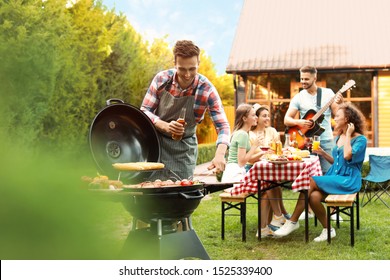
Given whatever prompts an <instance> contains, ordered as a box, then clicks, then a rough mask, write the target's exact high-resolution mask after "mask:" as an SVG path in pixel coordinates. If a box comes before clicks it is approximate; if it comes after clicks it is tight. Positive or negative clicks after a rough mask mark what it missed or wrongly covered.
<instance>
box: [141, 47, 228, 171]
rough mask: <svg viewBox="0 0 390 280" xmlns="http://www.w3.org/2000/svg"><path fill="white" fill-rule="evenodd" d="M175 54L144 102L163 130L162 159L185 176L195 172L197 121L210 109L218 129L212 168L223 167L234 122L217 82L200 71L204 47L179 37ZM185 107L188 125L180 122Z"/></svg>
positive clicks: (154, 121) (151, 86)
mask: <svg viewBox="0 0 390 280" xmlns="http://www.w3.org/2000/svg"><path fill="white" fill-rule="evenodd" d="M173 54H174V58H175V60H174V63H175V67H174V68H173V69H169V70H165V71H162V72H160V73H158V74H157V75H156V76H155V77H154V79H153V81H152V83H151V84H150V87H149V89H148V91H147V93H146V95H145V97H144V100H143V102H142V106H141V110H142V111H143V112H144V113H146V115H147V116H148V117H149V118H150V119H151V120H152V122H153V124H154V125H155V128H156V130H157V131H158V132H159V135H160V144H161V145H160V146H161V162H162V163H164V164H165V166H166V167H167V169H168V170H170V171H173V172H174V173H175V174H177V175H178V176H179V177H180V178H181V179H187V178H189V177H191V176H193V173H194V169H195V166H196V159H197V155H198V141H197V138H196V125H197V124H198V123H200V122H201V121H202V120H203V118H204V114H205V112H206V110H209V112H210V116H211V119H212V121H213V123H214V126H215V128H216V130H217V133H218V139H217V142H216V144H217V150H216V153H215V157H214V159H213V160H212V164H211V166H210V167H209V169H213V168H216V169H217V172H218V171H223V170H224V169H225V164H226V161H225V153H226V150H227V148H228V145H229V139H230V126H229V122H228V120H227V117H226V114H225V112H224V109H223V106H222V102H221V98H220V97H219V94H218V92H217V90H216V89H215V87H214V85H213V84H212V83H211V82H210V81H209V80H208V79H207V78H206V77H205V76H203V75H201V74H199V73H198V67H199V62H200V61H199V54H200V50H199V48H198V47H197V46H196V45H195V44H194V43H193V42H192V41H187V40H182V41H177V42H176V44H175V47H174V49H173ZM183 107H184V108H186V109H187V110H186V116H185V121H186V124H185V125H182V124H180V123H179V122H177V119H178V116H179V112H180V111H181V108H183ZM173 134H176V135H181V136H182V138H181V140H179V141H175V140H173V139H172V137H171V136H172V135H173Z"/></svg>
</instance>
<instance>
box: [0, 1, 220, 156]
mask: <svg viewBox="0 0 390 280" xmlns="http://www.w3.org/2000/svg"><path fill="white" fill-rule="evenodd" d="M67 4H68V5H67ZM165 39H166V38H160V39H159V38H157V39H155V40H154V41H153V42H151V43H150V42H147V41H144V40H143V38H142V37H141V36H140V35H139V34H138V33H137V32H136V31H135V30H134V28H133V27H132V26H131V24H130V23H129V22H128V20H127V18H126V16H125V15H123V14H119V15H118V14H116V13H115V10H107V8H106V7H105V6H103V5H102V3H101V1H92V0H79V1H76V3H75V4H74V5H69V2H68V1H67V0H59V1H19V0H10V1H3V0H0V83H1V87H0V102H1V106H0V118H1V120H2V121H1V123H0V130H2V132H3V134H5V135H8V136H9V137H11V138H13V139H15V141H18V143H19V145H23V146H27V147H30V148H31V149H35V148H37V147H38V146H44V147H45V149H47V150H53V151H54V150H63V151H67V152H69V153H71V154H74V155H78V154H79V152H80V151H82V150H85V148H86V146H87V142H88V141H87V138H88V133H89V127H90V124H91V122H92V120H93V118H94V116H95V115H96V114H97V113H98V112H99V111H100V110H101V109H103V107H104V106H105V103H106V100H108V99H110V98H119V99H121V100H123V101H124V102H126V103H130V104H133V105H135V106H137V107H138V106H140V105H141V102H142V100H143V97H144V95H145V93H146V91H147V88H148V87H149V84H150V82H151V80H152V78H153V77H154V75H155V74H156V73H157V72H158V71H161V70H163V69H166V68H169V67H172V66H173V56H172V50H171V48H170V47H169V46H168V43H167V42H166V40H165ZM204 65H205V67H206V65H209V67H208V69H207V75H208V76H210V77H211V79H212V80H213V82H214V83H215V84H218V78H217V77H216V75H215V70H214V69H213V65H212V62H211V60H210V59H209V58H208V57H207V58H205V59H204Z"/></svg>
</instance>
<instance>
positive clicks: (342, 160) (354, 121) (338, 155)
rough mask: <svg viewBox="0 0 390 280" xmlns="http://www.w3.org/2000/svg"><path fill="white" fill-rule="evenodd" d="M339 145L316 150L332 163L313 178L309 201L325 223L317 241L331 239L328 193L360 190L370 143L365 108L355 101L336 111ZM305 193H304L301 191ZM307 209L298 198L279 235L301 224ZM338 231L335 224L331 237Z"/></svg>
mask: <svg viewBox="0 0 390 280" xmlns="http://www.w3.org/2000/svg"><path fill="white" fill-rule="evenodd" d="M334 120H335V123H336V125H335V134H336V135H337V136H336V137H335V139H334V142H335V145H334V147H333V149H332V155H330V154H328V153H326V152H325V151H324V150H323V149H322V148H321V147H320V148H319V149H318V150H314V151H313V152H314V153H317V154H319V155H321V156H323V157H324V158H325V159H326V160H327V161H328V162H330V163H331V164H332V166H331V167H330V169H329V170H328V172H327V173H326V174H325V175H324V176H314V177H312V178H310V189H309V203H310V207H311V209H312V210H313V211H314V213H315V215H316V216H317V218H318V220H319V221H320V223H321V224H322V226H323V230H322V232H321V234H320V235H319V236H318V237H316V238H315V239H314V241H316V242H320V241H325V240H327V227H328V225H327V219H326V210H325V207H324V206H323V204H322V201H324V199H325V198H326V196H327V195H328V194H350V193H356V192H358V191H360V188H361V182H362V176H361V169H362V165H363V161H364V156H365V152H366V146H367V138H366V137H365V136H364V135H363V134H364V132H365V118H364V116H363V114H362V112H361V111H360V110H359V109H358V108H357V107H356V106H354V105H353V104H352V103H344V104H342V105H340V106H339V108H338V110H337V113H336V115H335V118H334ZM301 195H302V194H301ZM303 210H304V201H303V200H298V203H297V205H296V207H295V210H294V213H293V214H292V216H291V219H290V221H287V222H286V223H285V224H284V226H283V227H281V228H280V229H279V230H277V231H275V233H274V234H275V235H276V236H286V235H288V234H290V233H291V232H293V231H294V230H296V229H298V228H299V223H298V222H297V221H298V217H299V215H300V214H301V213H302V212H303ZM335 236H336V231H335V229H334V228H331V238H333V237H335Z"/></svg>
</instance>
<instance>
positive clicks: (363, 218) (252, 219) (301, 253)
mask: <svg viewBox="0 0 390 280" xmlns="http://www.w3.org/2000/svg"><path fill="white" fill-rule="evenodd" d="M218 195H219V193H213V194H211V195H209V197H208V198H207V199H203V200H202V201H201V203H200V205H199V207H198V208H197V209H196V210H195V212H194V213H193V215H192V222H193V226H194V228H195V231H196V233H197V235H198V236H199V238H200V240H201V241H202V243H203V245H204V247H205V249H206V251H207V252H208V254H209V256H210V257H211V259H213V260H260V259H263V260H389V259H390V239H389V238H388V235H389V232H390V231H389V224H388V222H389V214H390V210H389V209H388V208H387V207H386V206H385V205H383V204H382V203H381V202H380V201H376V202H371V203H369V204H367V205H366V206H365V207H363V208H360V223H361V224H360V230H355V246H354V247H351V246H350V235H349V222H343V223H341V225H340V229H336V232H337V236H336V237H335V238H334V239H332V243H331V244H330V245H328V244H327V242H321V243H316V242H313V239H314V238H315V237H316V236H318V235H319V234H320V232H321V230H322V227H321V226H320V224H319V225H318V226H317V227H314V220H313V219H310V220H309V242H308V243H305V241H304V222H303V221H300V225H301V226H300V228H299V229H298V230H297V231H295V232H293V233H292V234H290V235H289V236H287V237H284V238H267V239H262V241H261V242H258V241H257V239H256V237H255V234H256V225H257V215H256V213H257V212H256V211H257V209H256V204H249V205H248V207H247V241H246V242H242V241H241V224H240V223H239V217H238V216H230V217H227V219H226V222H225V225H226V228H225V230H226V231H225V240H221V203H220V200H219V197H218ZM283 197H284V198H288V199H291V200H285V202H284V203H285V206H286V208H287V210H288V211H290V212H292V210H293V208H294V206H295V198H296V197H297V194H296V193H293V192H291V191H287V190H286V191H284V192H283ZM386 200H387V203H390V198H386ZM248 202H255V200H252V201H251V200H248ZM107 207H110V209H111V210H110V211H109V212H108V213H107V215H115V218H114V219H108V220H110V221H111V223H112V224H111V225H110V226H109V228H111V229H112V228H115V230H114V231H111V232H110V233H106V235H107V237H108V238H109V239H112V241H113V244H114V245H113V246H116V249H117V250H120V249H121V246H122V245H123V242H124V241H125V239H126V237H127V234H128V232H129V230H130V222H131V216H130V215H129V213H127V212H126V211H124V209H123V207H122V205H121V204H120V203H109V204H107ZM231 211H232V210H231Z"/></svg>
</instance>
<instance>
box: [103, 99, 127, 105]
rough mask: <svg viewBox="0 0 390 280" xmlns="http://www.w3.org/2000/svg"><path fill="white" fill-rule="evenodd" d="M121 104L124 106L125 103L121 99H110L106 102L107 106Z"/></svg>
mask: <svg viewBox="0 0 390 280" xmlns="http://www.w3.org/2000/svg"><path fill="white" fill-rule="evenodd" d="M114 102H115V103H122V104H124V103H125V102H124V101H123V100H122V99H119V98H111V99H108V100H106V105H107V106H109V105H111V104H112V103H114Z"/></svg>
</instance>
